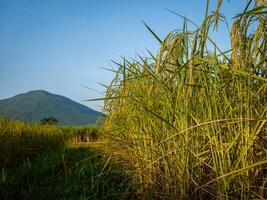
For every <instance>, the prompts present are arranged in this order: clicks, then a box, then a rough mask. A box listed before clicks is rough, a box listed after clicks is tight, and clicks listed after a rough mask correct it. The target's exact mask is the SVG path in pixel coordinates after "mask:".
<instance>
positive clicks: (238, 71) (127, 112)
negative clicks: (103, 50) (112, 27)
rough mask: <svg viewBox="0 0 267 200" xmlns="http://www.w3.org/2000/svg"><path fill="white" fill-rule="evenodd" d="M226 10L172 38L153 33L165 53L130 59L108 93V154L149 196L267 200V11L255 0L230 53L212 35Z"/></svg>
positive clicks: (234, 31)
mask: <svg viewBox="0 0 267 200" xmlns="http://www.w3.org/2000/svg"><path fill="white" fill-rule="evenodd" d="M207 2H208V3H207V8H208V7H209V1H207ZM220 5H221V1H219V2H218V7H217V9H216V11H215V12H213V13H212V14H209V13H208V9H207V12H206V17H205V19H204V20H203V22H202V24H201V25H200V26H196V29H195V30H194V31H189V30H188V29H187V27H188V23H191V22H189V20H188V19H186V18H185V19H184V26H183V30H181V31H173V32H171V33H169V34H168V35H167V36H166V37H165V39H164V40H161V39H160V38H159V37H158V36H156V34H155V33H154V32H153V31H152V30H151V29H150V28H149V27H148V26H147V25H146V26H147V27H148V29H149V31H150V32H151V33H152V34H153V35H154V36H156V39H157V40H158V41H159V42H160V43H161V47H160V49H159V51H158V54H157V55H156V56H154V55H153V54H152V53H150V57H149V58H143V57H141V56H140V58H139V59H138V60H134V61H129V60H126V59H125V60H123V62H122V63H121V64H118V70H117V71H116V75H115V77H114V79H113V81H112V82H111V84H110V87H108V88H107V92H106V98H105V106H104V110H105V112H106V113H107V116H106V119H105V122H104V129H105V131H106V133H107V134H108V136H109V139H110V141H111V144H110V146H111V150H110V153H114V154H115V155H116V156H118V157H119V158H120V159H121V160H123V161H124V162H123V167H124V169H125V171H127V172H128V173H129V174H130V175H131V177H132V179H133V180H134V181H135V183H136V184H137V185H138V186H139V192H140V193H142V196H141V198H144V199H145V198H149V197H151V198H155V199H161V198H162V199H172V198H173V199H214V198H216V199H232V198H235V199H251V198H255V199H264V198H267V177H266V175H267V154H266V153H267V126H266V122H267V95H266V94H267V58H266V51H267V43H266V37H267V36H266V24H267V16H266V4H265V2H264V1H255V2H253V1H248V4H247V6H246V8H245V9H244V11H243V13H242V14H240V15H237V16H236V18H235V22H234V23H233V25H232V28H231V33H230V35H229V37H230V40H231V49H230V50H228V51H224V52H223V51H222V50H220V47H218V46H217V45H216V43H215V42H214V41H213V40H212V38H211V37H210V36H209V32H210V31H211V29H212V28H215V29H217V28H218V21H224V17H223V15H222V14H221V13H219V10H220V8H219V7H220ZM208 44H211V45H212V46H213V50H211V49H210V48H209V49H208V48H207V45H208Z"/></svg>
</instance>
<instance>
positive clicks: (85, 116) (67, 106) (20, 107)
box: [0, 90, 103, 125]
mask: <svg viewBox="0 0 267 200" xmlns="http://www.w3.org/2000/svg"><path fill="white" fill-rule="evenodd" d="M0 115H3V116H7V117H8V118H11V119H16V120H21V121H25V122H39V121H40V120H41V119H43V118H46V117H55V118H57V119H58V120H59V124H62V125H85V124H94V123H96V121H97V120H98V119H99V118H101V117H103V114H102V113H100V112H97V111H95V110H93V109H91V108H89V107H87V106H84V105H82V104H79V103H77V102H75V101H73V100H71V99H69V98H66V97H64V96H60V95H56V94H51V93H49V92H46V91H43V90H35V91H30V92H27V93H23V94H19V95H16V96H14V97H11V98H8V99H3V100H0Z"/></svg>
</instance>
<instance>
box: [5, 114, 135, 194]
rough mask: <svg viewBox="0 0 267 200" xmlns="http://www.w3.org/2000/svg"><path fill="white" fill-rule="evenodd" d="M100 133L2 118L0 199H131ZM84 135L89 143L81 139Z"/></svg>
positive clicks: (126, 179) (130, 191)
mask: <svg viewBox="0 0 267 200" xmlns="http://www.w3.org/2000/svg"><path fill="white" fill-rule="evenodd" d="M99 133H100V128H99V127H89V126H88V127H65V126H49V125H47V126H43V125H38V124H25V123H21V122H18V121H10V120H7V119H4V118H1V120H0V150H1V151H0V158H1V159H0V199H111V198H112V199H135V196H136V194H135V192H134V190H133V188H132V184H131V181H130V179H129V177H128V176H127V175H126V174H125V173H124V172H123V171H122V169H121V168H120V166H118V165H117V164H116V163H114V162H113V161H112V160H111V157H107V156H106V154H105V143H103V142H101V141H102V140H101V139H99V138H101V136H100V134H99ZM81 135H83V136H81ZM87 136H88V137H89V138H90V142H85V141H83V140H82V139H81V138H84V137H87ZM98 140H99V141H98Z"/></svg>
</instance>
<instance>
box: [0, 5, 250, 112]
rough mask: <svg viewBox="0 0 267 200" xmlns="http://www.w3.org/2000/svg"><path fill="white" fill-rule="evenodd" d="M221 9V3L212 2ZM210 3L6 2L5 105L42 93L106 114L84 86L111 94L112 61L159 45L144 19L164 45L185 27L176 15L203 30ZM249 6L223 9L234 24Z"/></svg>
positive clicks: (2, 16)
mask: <svg viewBox="0 0 267 200" xmlns="http://www.w3.org/2000/svg"><path fill="white" fill-rule="evenodd" d="M210 1H211V6H210V10H215V7H216V2H217V0H210ZM205 2H206V1H205V0H0V99H4V98H9V97H11V96H14V95H16V94H19V93H23V92H27V91H29V90H36V89H43V90H47V91H48V92H51V93H56V94H60V95H64V96H67V97H69V98H71V99H73V100H75V101H77V102H79V103H83V104H85V105H88V106H89V107H91V108H94V109H97V110H100V109H99V108H98V106H97V105H101V103H100V102H85V101H84V100H86V99H90V98H97V97H101V96H100V95H99V94H97V93H95V92H93V91H91V90H88V89H85V88H84V87H82V85H86V86H88V87H90V88H94V89H96V90H98V91H100V92H103V91H104V88H103V87H101V86H100V85H99V84H98V82H101V83H104V84H108V83H109V81H110V80H111V79H112V76H113V74H112V73H110V72H108V71H105V70H103V69H101V68H100V67H106V68H109V67H110V62H109V61H110V60H115V61H120V60H121V57H122V56H124V57H126V58H135V57H136V53H140V54H143V53H145V52H146V49H149V50H151V51H152V52H156V51H157V49H158V47H159V45H158V43H157V41H156V40H155V39H154V38H153V37H152V36H151V34H150V33H149V32H148V31H147V30H146V28H145V26H144V25H143V23H142V20H144V21H145V22H146V23H147V24H148V25H149V26H150V27H151V28H152V29H153V30H154V31H155V32H156V33H157V34H158V35H159V36H160V37H161V38H164V36H166V34H167V33H168V32H170V31H172V30H174V29H177V28H182V20H181V19H180V18H179V17H177V16H175V15H173V14H171V13H170V12H169V11H167V10H166V8H169V9H171V10H173V11H175V12H177V13H179V14H181V15H185V16H186V17H188V18H189V19H191V20H192V21H194V22H196V23H197V24H200V23H201V20H202V19H203V18H204V14H205V4H206V3H205ZM244 4H245V0H231V1H230V2H228V0H227V1H226V0H225V1H224V2H223V5H222V11H223V12H224V14H225V15H226V17H227V19H228V20H229V23H230V24H231V22H232V19H231V18H232V17H233V16H235V14H237V13H240V12H241V11H242V9H243V8H244ZM214 37H215V39H216V41H217V43H218V44H219V46H221V48H222V49H227V48H228V47H229V38H228V34H227V29H226V27H225V26H221V27H219V32H218V33H216V34H215V35H214Z"/></svg>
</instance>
